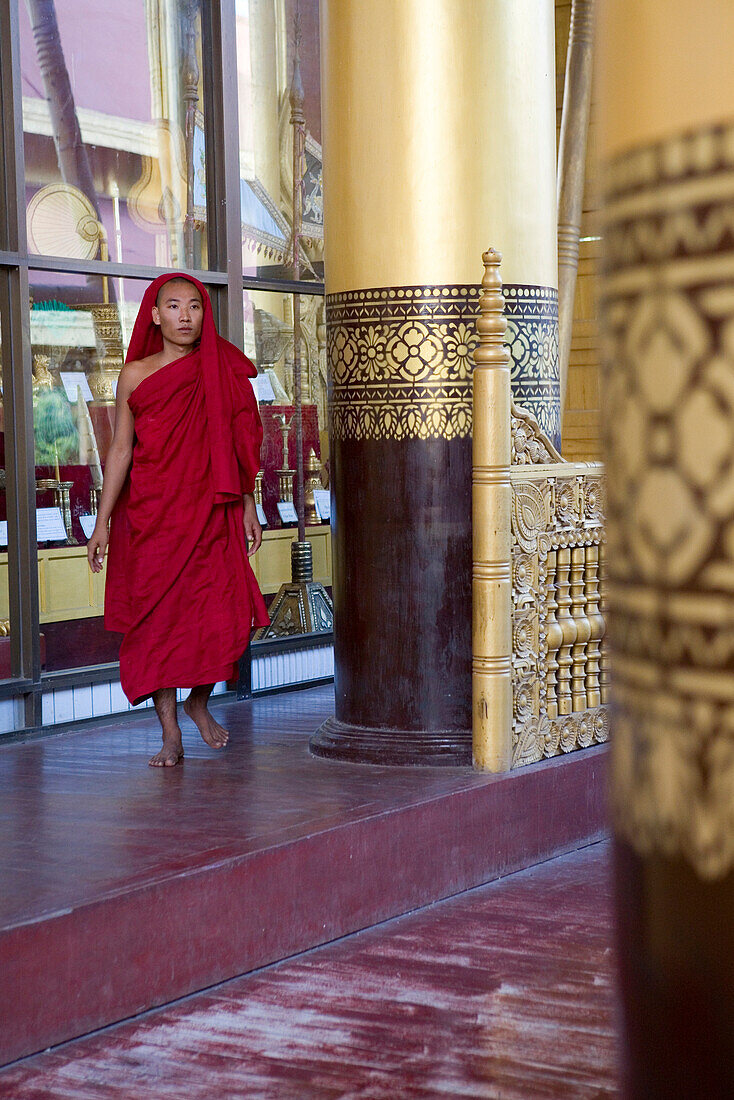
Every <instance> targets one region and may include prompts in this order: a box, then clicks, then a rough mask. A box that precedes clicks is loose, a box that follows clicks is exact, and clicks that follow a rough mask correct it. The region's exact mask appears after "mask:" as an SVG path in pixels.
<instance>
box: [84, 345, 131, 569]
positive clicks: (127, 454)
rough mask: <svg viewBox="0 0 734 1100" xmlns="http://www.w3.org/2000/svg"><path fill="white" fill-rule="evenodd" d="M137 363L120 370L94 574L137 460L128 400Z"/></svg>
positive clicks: (90, 546) (93, 550) (90, 549)
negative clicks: (111, 523)
mask: <svg viewBox="0 0 734 1100" xmlns="http://www.w3.org/2000/svg"><path fill="white" fill-rule="evenodd" d="M136 367H137V364H136V363H126V364H125V366H124V367H123V368H122V370H121V371H120V377H119V380H118V383H117V399H116V402H115V434H114V436H113V437H112V443H111V444H110V449H109V451H108V453H107V460H106V462H105V467H104V480H103V482H102V495H101V498H100V502H99V508H98V510H97V522H96V523H95V525H94V531H93V532H92V537H91V538H90V540H89V542H88V543H87V559H88V561H89V565H90V568H91V569H92V572H93V573H99V572H100V570H101V569H102V565H103V563H104V556H105V552H106V550H107V542H108V537H109V536H108V533H107V524H108V522H109V518H110V516H111V515H112V509H113V508H114V507H115V503H116V501H117V498H118V497H119V495H120V490H121V489H122V487H123V485H124V484H125V478H126V477H127V472H128V470H129V469H130V463H131V462H132V457H133V440H134V438H135V421H134V419H133V414H132V411H131V409H130V406H129V405H128V403H127V399H128V397H129V396H130V394H131V393H132V391H133V389H134V388H135V386H136V385H137V383H138V382H139V381H140V372H139V371H138V370H136V369H135V368H136Z"/></svg>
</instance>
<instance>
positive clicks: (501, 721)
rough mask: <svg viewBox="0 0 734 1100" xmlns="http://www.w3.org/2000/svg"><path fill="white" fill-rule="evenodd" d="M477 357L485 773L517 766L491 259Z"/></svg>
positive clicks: (477, 625)
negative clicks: (515, 763) (513, 730)
mask: <svg viewBox="0 0 734 1100" xmlns="http://www.w3.org/2000/svg"><path fill="white" fill-rule="evenodd" d="M482 259H483V260H484V278H483V279H482V296H481V298H480V299H479V321H478V322H477V329H478V331H479V347H478V348H477V350H476V351H475V353H474V363H475V367H474V464H473V468H472V532H473V555H472V556H473V585H472V608H473V627H472V730H473V757H474V763H475V765H476V766H477V767H479V768H486V769H487V770H488V771H495V772H500V771H508V770H509V768H510V766H511V764H512V606H511V604H512V573H511V566H510V549H511V531H510V512H511V509H512V486H511V484H510V407H511V403H512V396H511V391H510V353H509V351H508V350H507V348H506V347H505V345H504V342H503V338H504V335H505V331H506V329H507V321H506V320H505V317H504V312H503V307H504V299H503V297H502V280H501V278H500V273H499V265H500V261H501V259H502V257H501V255H500V254H499V253H498V252H495V251H494V250H493V249H490V250H489V251H487V252H485V253H484V255H483V257H482Z"/></svg>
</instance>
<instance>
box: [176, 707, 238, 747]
mask: <svg viewBox="0 0 734 1100" xmlns="http://www.w3.org/2000/svg"><path fill="white" fill-rule="evenodd" d="M183 709H184V711H185V712H186V714H187V715H188V716H189V718H190V719H191V721H192V722H193V723H194V725H195V726H196V728H197V729H198V731H199V733H200V734H201V736H202V737H203V739H204V740H205V741H206V743H207V745H209V747H210V748H212V749H223V748H224V746H225V745H226V744H227V742H228V741H229V731H228V730H226V729H225V728H224V727H223V726H220V725H219V722H215V721H214V719H213V718H212V716H211V714H210V713H209V710H208V709H207V707H206V706H203V707H202V706H197V705H196V703H192V702H191V699H190V698H189V699H186V701H185V702H184V705H183Z"/></svg>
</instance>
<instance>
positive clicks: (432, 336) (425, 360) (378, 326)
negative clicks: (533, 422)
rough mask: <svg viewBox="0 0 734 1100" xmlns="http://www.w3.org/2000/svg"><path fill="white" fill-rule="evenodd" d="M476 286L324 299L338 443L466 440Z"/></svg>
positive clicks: (362, 292) (384, 291)
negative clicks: (349, 440)
mask: <svg viewBox="0 0 734 1100" xmlns="http://www.w3.org/2000/svg"><path fill="white" fill-rule="evenodd" d="M478 300H479V288H478V287H476V286H447V285H444V286H408V287H383V288H381V289H376V290H357V291H352V292H350V293H343V294H330V295H328V296H327V299H326V330H327V356H328V361H329V366H330V380H331V391H330V411H331V421H332V429H333V433H334V436H335V437H336V438H337V439H350V438H351V439H407V438H417V439H436V438H445V439H454V438H463V437H465V436H470V435H471V422H472V417H471V400H472V398H471V371H472V362H473V354H474V348H475V347H476V344H477V335H476V332H475V331H474V319H475V316H476V312H477V303H478Z"/></svg>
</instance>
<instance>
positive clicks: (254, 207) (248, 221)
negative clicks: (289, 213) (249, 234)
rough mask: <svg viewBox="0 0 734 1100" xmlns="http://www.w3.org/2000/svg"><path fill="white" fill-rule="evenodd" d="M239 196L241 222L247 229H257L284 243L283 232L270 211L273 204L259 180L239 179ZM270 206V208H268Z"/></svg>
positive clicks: (282, 228)
mask: <svg viewBox="0 0 734 1100" xmlns="http://www.w3.org/2000/svg"><path fill="white" fill-rule="evenodd" d="M240 198H241V202H242V224H243V226H246V227H247V228H249V229H259V230H260V231H261V232H262V233H267V234H269V235H270V236H271V237H275V238H276V240H278V241H280V242H281V243H285V239H286V237H285V232H284V227H283V226H282V224H278V222H277V221H276V220H275V217H274V216H273V214H272V213H271V210H272V207H273V206H274V205H275V204H274V203H273V201H272V199H270V203H268V202H267V200H268V199H269V198H270V196H269V195H268V194H267V192H266V191H265V188H264V187H263V186H262V184H261V183H260V181H259V180H240ZM268 207H270V209H268Z"/></svg>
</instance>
